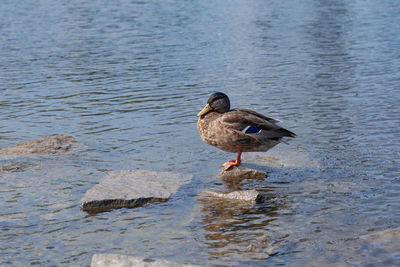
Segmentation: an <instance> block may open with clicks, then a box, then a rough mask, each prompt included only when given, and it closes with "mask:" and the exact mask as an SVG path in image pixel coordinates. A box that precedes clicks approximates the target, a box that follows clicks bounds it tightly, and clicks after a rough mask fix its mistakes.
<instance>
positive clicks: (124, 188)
mask: <svg viewBox="0 0 400 267" xmlns="http://www.w3.org/2000/svg"><path fill="white" fill-rule="evenodd" d="M191 180H192V176H191V175H184V174H178V173H173V172H155V171H146V170H125V171H110V172H108V174H107V175H106V176H105V177H104V178H103V179H101V180H100V182H99V184H97V185H95V186H94V187H92V188H91V189H89V190H88V191H87V192H86V194H85V195H84V197H83V198H82V200H81V209H82V210H84V211H87V212H100V211H106V210H109V209H116V208H134V207H138V206H141V205H143V204H146V203H150V202H165V201H167V200H168V199H169V198H170V197H171V196H172V195H173V194H174V193H176V192H177V191H178V189H179V187H180V186H182V185H183V184H186V183H189V182H190V181H191Z"/></svg>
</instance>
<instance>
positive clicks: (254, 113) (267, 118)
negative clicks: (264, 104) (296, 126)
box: [232, 109, 281, 123]
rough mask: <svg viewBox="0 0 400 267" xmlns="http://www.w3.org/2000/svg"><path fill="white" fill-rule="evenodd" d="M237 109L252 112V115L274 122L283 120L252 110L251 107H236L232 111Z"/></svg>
mask: <svg viewBox="0 0 400 267" xmlns="http://www.w3.org/2000/svg"><path fill="white" fill-rule="evenodd" d="M235 110H238V111H242V112H245V113H247V114H252V115H254V116H257V117H259V118H261V119H264V120H266V121H269V122H272V123H278V122H281V121H280V120H277V119H274V118H271V117H268V116H265V115H264V114H261V113H258V112H255V111H254V110H251V109H234V110H232V111H235Z"/></svg>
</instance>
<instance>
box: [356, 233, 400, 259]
mask: <svg viewBox="0 0 400 267" xmlns="http://www.w3.org/2000/svg"><path fill="white" fill-rule="evenodd" d="M360 238H361V240H364V241H367V242H368V244H369V245H370V246H373V247H375V248H379V249H380V250H382V251H385V252H388V253H397V254H398V255H399V256H400V227H397V228H393V229H387V230H383V231H379V232H375V233H371V234H367V235H363V236H361V237H360Z"/></svg>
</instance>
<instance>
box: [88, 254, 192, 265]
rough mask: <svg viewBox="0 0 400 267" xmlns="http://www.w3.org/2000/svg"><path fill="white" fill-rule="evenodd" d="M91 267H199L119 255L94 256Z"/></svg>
mask: <svg viewBox="0 0 400 267" xmlns="http://www.w3.org/2000/svg"><path fill="white" fill-rule="evenodd" d="M90 266H91V267H110V266H112V267H130V266H135V267H175V266H177V267H191V266H193V267H195V266H198V265H191V264H183V263H176V262H170V261H166V260H162V259H146V258H140V257H133V256H127V255H119V254H94V255H93V257H92V263H91V265H90Z"/></svg>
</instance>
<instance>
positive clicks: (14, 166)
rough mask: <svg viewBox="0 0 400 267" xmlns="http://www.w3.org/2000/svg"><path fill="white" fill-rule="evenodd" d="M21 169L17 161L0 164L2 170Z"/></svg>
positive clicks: (13, 170) (15, 170) (12, 170)
mask: <svg viewBox="0 0 400 267" xmlns="http://www.w3.org/2000/svg"><path fill="white" fill-rule="evenodd" d="M20 170H21V167H20V166H19V165H17V164H15V163H8V164H5V165H2V166H0V172H17V171H20Z"/></svg>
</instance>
